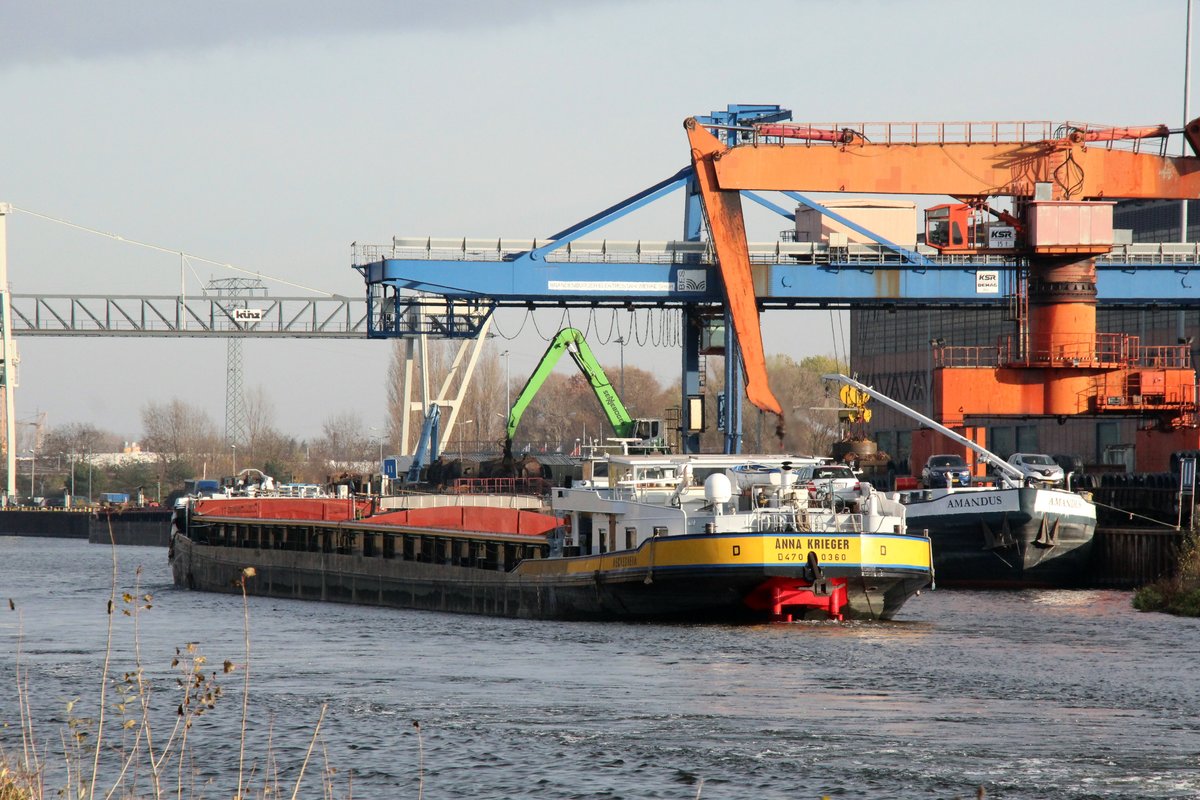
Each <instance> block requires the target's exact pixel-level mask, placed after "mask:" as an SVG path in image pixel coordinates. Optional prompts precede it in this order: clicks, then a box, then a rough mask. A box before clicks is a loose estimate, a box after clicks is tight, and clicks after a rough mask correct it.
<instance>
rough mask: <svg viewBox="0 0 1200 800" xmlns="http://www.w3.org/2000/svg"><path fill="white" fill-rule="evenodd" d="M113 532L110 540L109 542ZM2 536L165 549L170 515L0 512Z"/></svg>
mask: <svg viewBox="0 0 1200 800" xmlns="http://www.w3.org/2000/svg"><path fill="white" fill-rule="evenodd" d="M110 530H111V539H110ZM0 536H42V537H47V538H55V539H87V540H88V541H89V542H92V543H93V544H108V543H109V542H110V541H113V542H115V543H116V544H121V545H141V546H149V547H166V546H167V544H168V543H169V541H170V536H171V512H170V511H169V510H166V509H131V510H128V511H114V512H107V511H103V512H102V511H93V510H91V509H87V510H84V509H53V508H47V509H28V510H25V509H5V510H0Z"/></svg>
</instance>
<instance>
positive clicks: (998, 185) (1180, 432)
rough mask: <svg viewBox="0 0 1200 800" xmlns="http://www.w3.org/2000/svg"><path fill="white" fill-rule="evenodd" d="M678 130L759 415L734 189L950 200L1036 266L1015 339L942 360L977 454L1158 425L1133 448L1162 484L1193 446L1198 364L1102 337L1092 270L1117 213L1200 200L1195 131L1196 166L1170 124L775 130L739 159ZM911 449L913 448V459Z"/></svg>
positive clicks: (735, 151) (758, 362)
mask: <svg viewBox="0 0 1200 800" xmlns="http://www.w3.org/2000/svg"><path fill="white" fill-rule="evenodd" d="M684 127H685V129H686V130H687V135H688V140H689V143H690V145H691V155H692V163H693V166H694V167H695V172H696V179H697V185H698V188H699V192H700V195H701V198H702V201H703V204H704V208H705V212H706V216H707V220H708V225H709V232H710V235H711V238H712V244H713V248H714V250H715V252H716V255H717V259H718V262H719V268H720V271H721V277H722V281H723V284H724V287H725V293H726V302H727V303H728V305H729V309H730V315H731V317H732V320H733V325H734V329H735V332H736V334H737V337H738V341H739V343H740V345H741V349H742V358H743V369H744V373H745V378H746V392H747V397H748V399H749V400H750V402H752V403H753V404H754V405H755V406H757V407H758V408H760V409H762V410H764V411H769V412H772V413H775V414H777V415H781V414H782V410H781V408H780V404H779V401H778V400H777V399H776V398H775V395H774V393H773V392H772V391H771V388H770V386H769V385H768V382H767V375H766V364H765V359H764V354H763V347H762V336H761V333H760V329H759V321H758V309H757V303H756V295H755V287H754V282H753V280H752V276H751V272H750V259H749V252H748V247H747V242H746V229H745V222H744V219H743V216H742V205H741V196H740V194H739V192H740V191H741V190H778V191H809V192H850V193H862V194H916V195H948V196H951V197H954V198H957V199H958V201H959V202H960V203H961V204H963V205H964V206H966V207H968V208H969V209H987V208H988V207H989V206H988V203H989V200H990V199H991V198H995V197H1010V198H1013V200H1012V204H1013V213H1012V215H1006V214H1003V216H1006V217H1007V219H1006V221H1007V222H1011V223H1014V227H1013V230H1015V231H1016V235H1017V236H1018V242H1017V248H1016V253H1017V255H1018V256H1020V258H1021V260H1022V261H1023V262H1024V263H1025V264H1026V265H1027V269H1026V270H1025V272H1026V275H1025V276H1024V280H1022V281H1019V285H1020V286H1021V287H1022V288H1021V294H1022V296H1021V297H1020V298H1019V303H1018V308H1020V309H1022V312H1021V314H1020V316H1019V318H1018V322H1019V325H1018V332H1017V334H1016V335H1015V336H1013V337H1008V338H1006V339H1005V340H1004V341H1002V342H999V343H998V344H997V346H996V347H995V348H965V347H953V346H951V347H945V348H942V349H941V351H940V352H939V353H938V354H937V355H938V364H937V367H938V368H937V369H936V370H935V371H934V375H933V387H932V391H933V409H934V417H935V418H938V419H939V421H940V422H942V423H943V424H945V425H948V426H950V427H954V428H959V429H962V431H963V433H964V435H966V436H968V438H971V439H973V440H975V441H979V442H980V443H983V442H982V439H983V431H982V430H981V429H975V428H971V427H969V426H968V419H969V418H971V417H1002V416H1021V417H1032V416H1047V417H1057V418H1059V419H1066V418H1071V417H1078V416H1087V415H1103V414H1109V415H1117V414H1119V415H1124V416H1140V417H1144V418H1146V419H1150V420H1153V422H1154V425H1153V426H1152V428H1147V429H1146V430H1144V431H1143V432H1142V434H1140V436H1143V437H1144V438H1143V439H1139V442H1138V445H1139V446H1138V460H1139V469H1143V468H1144V469H1152V470H1161V469H1163V468H1164V465H1165V461H1166V457H1167V454H1169V453H1170V452H1172V451H1175V450H1187V449H1196V448H1197V447H1198V446H1200V441H1198V435H1197V403H1196V400H1197V398H1196V375H1195V371H1194V370H1193V368H1192V364H1191V353H1190V349H1189V348H1188V347H1187V346H1186V345H1179V346H1174V345H1169V346H1152V347H1151V346H1145V345H1142V344H1141V342H1140V340H1139V338H1138V337H1137V336H1131V335H1127V334H1108V333H1098V332H1097V330H1096V266H1095V260H1094V259H1095V257H1096V256H1097V255H1101V254H1104V253H1107V252H1108V251H1110V250H1111V248H1112V243H1113V234H1112V206H1113V204H1114V203H1113V201H1114V200H1115V199H1116V198H1162V199H1189V198H1198V197H1200V157H1197V155H1200V120H1195V121H1193V122H1191V123H1189V124H1188V125H1187V126H1186V127H1185V129H1184V131H1183V133H1184V136H1185V138H1186V139H1187V141H1188V144H1189V145H1190V147H1191V149H1192V152H1193V155H1188V156H1176V157H1172V156H1168V155H1166V153H1165V147H1166V142H1167V136H1168V135H1169V134H1170V131H1169V130H1168V129H1167V127H1166V126H1162V125H1159V126H1152V127H1143V128H1113V127H1105V126H1096V125H1086V124H1071V123H1064V124H1061V125H1054V124H1051V123H1045V122H1011V123H999V122H994V123H979V122H965V123H859V124H854V125H838V124H790V125H789V124H781V123H770V124H762V125H757V126H751V127H750V128H748V129H745V130H742V131H741V134H742V135H741V139H743V141H742V142H741V143H738V144H735V145H732V146H730V145H726V144H725V143H723V142H722V141H720V140H719V139H718V138H717V137H716V136H714V135H713V134H712V133H711V132H710V131H709V130H707V129H706V128H705V127H703V126H702V125H700V124H699V123H698V122H697V121H696V120H695V119H694V118H689V119H688V120H686V121H685V123H684ZM994 213H1001V214H1002V212H994ZM1006 252H1007V253H1009V254H1012V253H1013V250H1012V249H1008V250H1006ZM929 446H930V447H932V442H931V441H930V443H929ZM918 449H919V448H918V444H917V443H916V440H914V447H913V450H914V452H913V456H914V459H915V457H916V456H917V455H918ZM914 463H916V461H915V460H914ZM1143 465H1145V466H1143Z"/></svg>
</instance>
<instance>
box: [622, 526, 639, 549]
mask: <svg viewBox="0 0 1200 800" xmlns="http://www.w3.org/2000/svg"><path fill="white" fill-rule="evenodd" d="M636 544H637V528H626V529H625V549H626V550H632V549H633V548H634V545H636Z"/></svg>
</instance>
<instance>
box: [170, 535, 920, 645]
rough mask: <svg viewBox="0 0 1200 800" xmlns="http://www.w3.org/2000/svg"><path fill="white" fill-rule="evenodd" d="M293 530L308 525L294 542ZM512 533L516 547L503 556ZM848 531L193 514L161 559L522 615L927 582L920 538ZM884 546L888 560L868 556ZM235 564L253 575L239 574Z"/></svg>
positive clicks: (860, 599)
mask: <svg viewBox="0 0 1200 800" xmlns="http://www.w3.org/2000/svg"><path fill="white" fill-rule="evenodd" d="M322 526H327V527H328V535H326V533H323V532H322ZM297 528H304V529H306V530H307V531H308V533H306V534H305V537H304V538H303V539H302V540H300V542H299V547H297V546H296V543H297V540H296V536H295V531H296V530H297ZM288 534H291V536H292V538H291V540H290V544H289V540H288V539H287V535H288ZM335 537H336V538H335ZM376 537H382V538H383V539H384V541H382V542H381V541H380V539H379V538H376ZM386 539H392V540H393V541H392V542H391V544H388V542H387V541H386ZM372 541H374V542H375V543H376V544H366V543H369V542H372ZM331 542H333V545H331V544H330V543H331ZM516 542H522V543H521V544H520V545H519V546H521V547H522V548H524V549H523V550H522V551H521V553H522V554H523V556H524V557H523V558H519V559H517V558H513V557H512V555H511V551H509V552H510V555H508V556H505V552H506V551H505V549H504V548H505V547H512V546H514V543H516ZM850 542H851V539H849V538H847V537H845V536H842V535H822V534H811V535H809V536H808V537H807V538H806V539H800V538H798V537H786V538H781V537H779V536H777V535H773V534H737V535H728V536H725V535H706V536H679V537H666V538H664V539H659V540H653V541H651V542H647V543H646V544H643V545H642V546H641V547H639V548H637V549H636V550H630V551H616V552H612V553H608V554H605V555H602V556H579V557H554V558H547V557H544V556H545V555H546V553H547V552H548V547H549V545H548V544H547V543H546V540H545V538H544V537H524V539H523V540H522V538H521V537H512V536H509V537H494V536H489V534H487V533H484V532H467V531H444V530H438V531H434V530H415V529H409V530H401V531H395V532H387V533H381V532H380V531H379V530H378V526H374V527H373V526H370V525H362V526H361V527H359V526H355V525H354V524H353V523H351V524H350V525H347V523H346V522H341V523H317V522H305V523H302V524H300V525H298V524H297V522H295V521H286V522H282V521H273V520H264V519H220V518H215V519H199V518H192V519H190V520H189V521H188V523H187V524H185V525H184V527H183V529H182V530H180V531H177V532H176V534H175V538H174V540H173V542H172V547H171V554H170V559H171V567H172V574H173V579H174V582H175V584H176V585H178V586H181V587H186V588H190V589H197V590H204V591H218V592H241V591H242V588H241V587H242V584H243V581H244V585H245V589H246V591H247V593H249V594H254V595H264V596H272V597H283V598H294V599H301V600H319V601H327V602H343V603H359V604H365V605H376V606H385V607H392V608H407V609H420V610H426V611H447V612H456V613H469V614H486V615H492V616H503V617H516V618H525V619H560V620H629V621H648V620H662V621H688V622H762V621H772V620H779V619H789V618H793V614H794V615H795V617H798V618H803V617H806V616H810V615H812V614H810V612H812V611H814V608H813V606H812V605H811V604H810V605H808V606H794V607H792V606H789V602H790V601H789V600H788V597H789V596H794V594H795V593H796V592H797V591H800V592H804V593H809V594H813V595H816V600H815V601H814V602H815V603H817V604H818V605H820V604H821V603H822V602H823V599H822V598H825V599H829V600H831V601H836V602H831V604H830V606H829V608H830V609H831V613H829V614H827V615H825V614H822V615H821V616H823V618H828V617H829V616H835V617H836V616H844V617H849V618H868V619H885V620H886V619H890V618H892V617H893V616H894V615H895V614H896V613H897V612H898V611H899V610H900V608H901V607H902V606H903V604H904V602H905V601H906V600H907V599H908V598H909V597H911V596H912V595H913V594H915V593H917V592H918V591H919V590H920V589H922V588H924V587H925V586H928V585H929V582H930V574H929V567H928V541H927V540H924V539H922V538H919V537H904V536H882V537H871V545H870V547H869V548H868V546H867V545H865V544H859V543H858V541H857V540H854V548H855V549H852V550H851V549H845V550H836V549H833V548H836V547H841V546H842V544H843V543H850ZM834 543H836V544H834ZM365 544H366V546H364V545H365ZM263 545H266V546H263ZM281 545H282V546H281ZM889 547H890V552H891V553H892V554H893V556H890V557H889V558H891V559H892V561H893V562H894V563H878V561H879V560H878V559H874V560H872V559H871V558H870V557H869V554H870V553H873V552H875V551H877V550H879V549H880V548H882V549H883V550H884V551H885V552H886V551H888V550H889ZM810 551H816V552H820V553H825V554H826V555H828V554H829V553H830V552H836V553H837V557H843V556H842V553H845V554H846V556H844V557H845V558H846V561H845V562H843V563H828V564H820V563H819V561H818V563H817V564H816V569H815V570H814V568H813V566H812V565H811V564H810V562H809V561H808V558H809V557H808V553H809V552H810ZM464 554H466V555H464ZM476 554H486V557H485V558H476V557H475V555H476ZM909 562H913V563H912V564H909ZM922 562H923V563H922ZM247 568H253V576H252V577H244V576H246V575H247V572H246V570H247ZM789 593H791V595H789ZM823 593H824V594H823Z"/></svg>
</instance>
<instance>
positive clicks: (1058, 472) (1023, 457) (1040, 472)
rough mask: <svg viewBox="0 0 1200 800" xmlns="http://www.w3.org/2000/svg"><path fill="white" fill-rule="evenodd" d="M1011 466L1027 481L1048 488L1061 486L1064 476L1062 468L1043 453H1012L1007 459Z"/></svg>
mask: <svg viewBox="0 0 1200 800" xmlns="http://www.w3.org/2000/svg"><path fill="white" fill-rule="evenodd" d="M1008 463H1009V464H1012V465H1013V466H1014V467H1016V468H1017V469H1019V470H1021V472H1022V473H1023V474H1024V475H1025V478H1026V479H1027V480H1030V481H1033V482H1034V483H1043V484H1046V485H1048V486H1061V485H1062V484H1063V480H1064V478H1065V476H1064V475H1063V470H1062V467H1060V466H1059V465H1058V464H1055V463H1054V459H1053V458H1051V457H1050V456H1048V455H1045V454H1044V453H1013V454H1012V455H1011V456H1009V457H1008Z"/></svg>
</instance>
